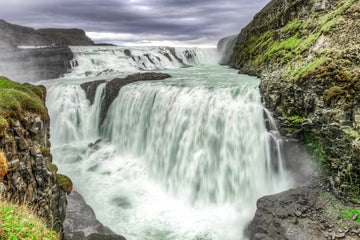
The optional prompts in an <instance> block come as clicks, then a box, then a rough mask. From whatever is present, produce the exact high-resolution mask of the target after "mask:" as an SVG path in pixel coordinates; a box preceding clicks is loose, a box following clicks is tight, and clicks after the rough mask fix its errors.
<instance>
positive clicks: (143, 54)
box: [67, 47, 220, 77]
mask: <svg viewBox="0 0 360 240" xmlns="http://www.w3.org/2000/svg"><path fill="white" fill-rule="evenodd" d="M71 50H72V52H73V53H74V59H73V60H72V61H71V67H72V71H71V73H70V74H68V75H67V77H85V76H96V77H109V76H110V77H111V76H115V75H118V74H122V73H128V72H137V71H152V70H162V69H169V68H180V67H189V66H193V65H205V64H206V65H209V64H212V65H214V64H217V62H218V61H219V57H220V55H218V54H217V51H216V49H215V48H203V49H202V48H173V47H132V48H129V47H71Z"/></svg>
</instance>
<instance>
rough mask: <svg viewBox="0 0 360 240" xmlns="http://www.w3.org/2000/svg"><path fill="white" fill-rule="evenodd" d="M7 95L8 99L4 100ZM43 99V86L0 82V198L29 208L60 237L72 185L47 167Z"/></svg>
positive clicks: (53, 166) (48, 144) (48, 165)
mask: <svg viewBox="0 0 360 240" xmlns="http://www.w3.org/2000/svg"><path fill="white" fill-rule="evenodd" d="M9 92H10V93H11V97H12V98H10V97H7V95H6V94H8V93H9ZM45 96H46V89H45V87H43V86H39V87H35V86H32V85H29V84H25V85H20V84H17V83H14V82H11V81H9V80H7V79H4V78H0V101H1V103H0V125H1V127H0V128H1V129H2V131H1V132H0V149H1V151H2V152H3V153H2V155H3V156H5V158H6V159H5V160H6V161H5V162H6V166H7V168H6V171H5V174H4V175H2V177H1V179H0V195H1V196H3V197H4V199H7V200H9V201H11V202H14V203H20V204H22V203H26V204H29V205H30V207H31V209H33V211H34V212H35V213H36V214H37V215H39V216H40V217H42V218H43V219H44V220H45V221H46V223H47V224H48V226H49V227H51V228H53V229H54V230H56V231H57V232H59V233H61V235H62V233H63V224H62V223H63V221H64V219H65V211H66V205H67V200H66V191H65V190H66V189H71V187H72V186H71V185H72V183H71V181H70V180H69V179H68V178H67V177H66V176H63V175H62V176H61V178H62V181H61V182H60V181H59V177H58V176H59V175H58V174H57V167H56V166H55V165H54V164H52V163H51V162H52V155H51V153H50V142H49V136H50V135H49V117H48V115H47V111H46V107H45ZM4 99H7V100H6V101H9V102H8V103H6V102H4V101H5V100H4ZM16 108H18V109H16ZM2 169H3V170H4V167H2Z"/></svg>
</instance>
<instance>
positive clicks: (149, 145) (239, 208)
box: [47, 49, 291, 240]
mask: <svg viewBox="0 0 360 240" xmlns="http://www.w3.org/2000/svg"><path fill="white" fill-rule="evenodd" d="M122 51H123V50H122ZM136 51H137V50H136V49H133V50H131V53H132V54H135V53H136ZM176 51H180V52H183V53H184V54H185V51H184V50H176ZM85 52H86V51H85ZM156 54H158V52H157V50H156V51H155V53H153V56H155V55H156ZM206 54H207V53H205V52H204V55H206ZM176 55H177V56H178V55H181V54H180V53H178V52H177V53H176ZM196 55H197V57H199V56H200V55H201V54H200V53H199V52H197V54H196ZM178 57H179V56H178ZM179 58H180V57H179ZM185 58H186V59H187V62H186V61H184V64H190V61H194V62H192V63H193V64H194V65H195V63H196V62H195V60H194V59H192V60H191V58H187V57H186V56H185ZM201 58H202V57H200V58H199V59H201ZM204 58H206V57H204ZM182 59H184V58H182ZM95 65H96V64H95ZM80 66H81V64H80ZM80 66H79V67H80ZM97 66H98V65H96V66H93V67H94V68H96V67H97ZM128 66H130V65H128ZM84 69H85V68H84ZM76 71H77V70H76ZM164 72H167V73H169V74H170V75H172V76H173V77H172V78H170V79H167V80H163V81H151V82H137V83H132V84H129V85H126V86H125V87H123V88H122V89H121V90H120V92H119V96H118V97H117V99H116V100H115V101H114V102H113V103H112V105H111V107H110V109H109V111H108V113H107V116H106V118H105V121H104V124H103V126H101V127H100V126H99V109H100V105H101V101H102V92H103V89H104V85H101V86H100V87H99V88H98V89H97V93H96V98H95V102H94V104H93V105H90V103H89V101H88V100H87V99H86V96H85V93H84V91H83V90H82V89H81V88H80V86H79V83H80V82H83V81H86V79H85V78H84V79H82V80H79V79H77V80H76V79H67V80H64V79H59V80H56V81H54V82H53V83H51V84H49V85H48V99H47V104H48V108H49V114H50V117H51V132H52V134H51V141H52V153H53V156H54V161H55V163H56V164H58V165H59V169H60V170H61V171H62V172H63V173H65V174H67V175H68V176H70V177H71V179H72V180H73V182H74V184H75V189H77V190H78V191H80V193H82V194H83V195H84V197H85V199H86V201H87V202H88V203H89V204H90V205H91V206H92V207H93V208H94V210H95V212H96V215H97V216H98V218H99V219H100V220H101V221H102V222H103V223H104V224H105V225H107V226H109V227H110V228H111V229H113V230H114V231H116V232H117V233H119V234H123V235H124V236H126V237H127V239H131V240H132V239H134V240H144V239H155V240H162V239H164V240H165V239H175V240H176V239H178V240H198V239H208V240H210V239H219V240H220V239H221V240H232V239H239V238H240V236H242V231H243V228H244V226H245V224H246V223H247V221H249V220H250V219H251V218H252V216H253V214H254V212H255V203H256V200H257V199H258V198H259V197H261V196H263V195H265V194H271V193H274V192H278V191H282V190H285V189H287V188H289V186H291V179H290V177H289V176H288V174H287V173H286V171H285V170H284V169H283V168H282V167H280V168H279V167H277V168H274V167H273V166H272V164H271V162H272V161H274V159H271V154H270V152H271V151H270V140H271V138H273V139H276V134H275V133H276V131H275V132H268V131H267V130H266V128H265V121H264V116H263V115H264V108H263V107H262V105H261V102H260V94H259V89H258V84H259V79H257V78H255V77H249V76H245V75H238V74H237V73H236V71H235V70H232V69H228V68H226V67H223V66H216V65H213V66H199V65H197V66H195V67H191V68H171V69H168V70H164ZM98 139H101V140H100V141H99V140H98ZM97 140H98V141H97ZM94 142H97V143H96V144H90V143H94ZM89 144H90V145H89ZM279 147H280V142H279ZM275 161H277V162H279V163H280V166H281V161H282V159H281V154H277V159H275Z"/></svg>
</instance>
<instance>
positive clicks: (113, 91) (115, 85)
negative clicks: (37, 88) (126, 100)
mask: <svg viewBox="0 0 360 240" xmlns="http://www.w3.org/2000/svg"><path fill="white" fill-rule="evenodd" d="M169 77H171V76H170V75H169V74H165V73H156V72H146V73H135V74H132V75H129V76H127V77H125V78H114V79H113V80H111V81H110V82H108V83H107V84H106V87H105V95H104V100H103V102H102V106H101V113H100V119H101V123H102V122H103V121H104V119H105V116H106V113H107V111H108V109H109V107H110V105H111V103H112V102H113V101H114V100H115V98H116V97H117V96H118V95H119V91H120V89H121V88H122V87H123V86H125V85H127V84H130V83H133V82H137V81H149V80H163V79H166V78H169ZM101 83H103V80H97V81H92V82H87V83H83V84H82V85H81V88H82V89H84V91H85V92H86V97H87V99H89V101H90V102H91V103H92V102H93V101H94V98H95V93H96V89H97V87H98V86H99V84H101Z"/></svg>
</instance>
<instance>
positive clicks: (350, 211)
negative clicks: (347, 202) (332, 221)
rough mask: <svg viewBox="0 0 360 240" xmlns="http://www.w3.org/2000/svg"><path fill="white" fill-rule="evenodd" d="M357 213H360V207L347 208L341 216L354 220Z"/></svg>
mask: <svg viewBox="0 0 360 240" xmlns="http://www.w3.org/2000/svg"><path fill="white" fill-rule="evenodd" d="M355 214H360V210H359V209H355V208H353V209H346V210H343V211H342V214H341V215H340V218H343V219H345V220H352V218H353V217H354V216H355ZM356 221H357V222H358V223H360V217H358V218H357V219H356Z"/></svg>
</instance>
